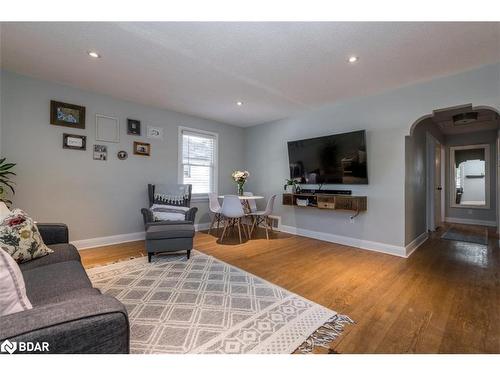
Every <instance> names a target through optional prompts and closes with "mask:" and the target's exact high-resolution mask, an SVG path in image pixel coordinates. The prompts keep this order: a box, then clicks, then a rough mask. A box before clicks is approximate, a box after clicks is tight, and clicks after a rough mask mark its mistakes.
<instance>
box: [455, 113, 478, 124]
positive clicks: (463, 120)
mask: <svg viewBox="0 0 500 375" xmlns="http://www.w3.org/2000/svg"><path fill="white" fill-rule="evenodd" d="M477 116H478V113H477V112H466V113H460V114H458V115H454V116H453V125H455V126H457V125H469V124H471V123H473V122H474V121H477Z"/></svg>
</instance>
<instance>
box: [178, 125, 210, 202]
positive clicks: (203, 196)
mask: <svg viewBox="0 0 500 375" xmlns="http://www.w3.org/2000/svg"><path fill="white" fill-rule="evenodd" d="M183 131H188V132H192V133H198V134H200V135H208V136H211V137H213V138H214V139H215V145H214V168H213V169H214V176H213V179H214V183H213V185H214V186H213V188H214V193H215V194H218V192H219V133H215V132H211V131H208V130H201V129H195V128H189V127H187V126H179V127H178V132H177V181H178V183H179V184H183V183H184V170H183V168H182V167H183V164H182V148H183V144H182V132H183ZM207 199H208V194H192V195H191V200H192V201H200V200H207Z"/></svg>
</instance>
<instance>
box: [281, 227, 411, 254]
mask: <svg viewBox="0 0 500 375" xmlns="http://www.w3.org/2000/svg"><path fill="white" fill-rule="evenodd" d="M279 230H280V231H282V232H285V233H290V234H296V235H299V236H304V237H310V238H315V239H317V240H322V241H327V242H333V243H338V244H341V245H347V246H353V247H359V248H361V249H365V250H371V251H378V252H379V253H384V254H390V255H396V256H399V257H403V258H406V257H407V255H406V254H407V252H406V248H405V247H404V246H395V245H390V244H385V243H381V242H374V241H368V240H362V239H359V238H353V237H346V236H341V235H337V234H331V233H325V232H316V231H312V230H309V229H302V228H297V227H292V226H289V225H281V226H280V228H279Z"/></svg>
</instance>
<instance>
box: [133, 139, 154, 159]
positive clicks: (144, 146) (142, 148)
mask: <svg viewBox="0 0 500 375" xmlns="http://www.w3.org/2000/svg"><path fill="white" fill-rule="evenodd" d="M134 155H142V156H150V155H151V145H150V144H149V143H144V142H134Z"/></svg>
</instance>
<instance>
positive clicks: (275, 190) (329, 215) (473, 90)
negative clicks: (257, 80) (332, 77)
mask: <svg viewBox="0 0 500 375" xmlns="http://www.w3.org/2000/svg"><path fill="white" fill-rule="evenodd" d="M499 72H500V65H499V64H495V65H489V66H484V67H482V68H479V69H476V70H473V71H469V72H465V73H461V74H457V75H453V76H448V77H442V78H437V79H435V80H432V81H429V82H424V83H419V84H415V85H412V86H407V87H403V88H400V89H397V90H393V91H390V92H386V93H382V94H379V95H375V96H368V97H362V98H355V99H352V100H346V101H342V102H338V103H336V104H332V105H327V106H324V107H322V108H319V109H315V110H310V111H307V112H305V113H303V114H301V115H299V116H295V117H293V118H289V119H284V120H280V121H275V122H272V123H269V124H263V125H259V126H255V127H251V128H247V129H246V130H245V132H246V166H247V169H248V170H249V171H250V173H252V176H251V177H250V180H249V189H250V190H253V191H256V192H259V193H263V194H265V195H266V196H270V195H271V194H280V193H281V192H282V190H283V187H282V186H283V182H284V179H285V178H287V177H288V173H289V172H288V155H287V148H286V142H287V141H289V140H296V139H303V138H310V137H314V136H321V135H327V134H334V133H342V132H347V131H352V130H357V129H366V130H367V151H368V169H369V170H368V174H369V181H370V183H369V185H354V186H342V185H330V186H324V188H329V187H330V188H347V189H352V190H353V193H354V194H358V195H367V196H368V211H367V212H366V213H363V214H361V215H360V216H359V217H357V218H356V220H355V222H354V223H350V222H349V219H348V217H349V214H348V213H342V212H333V211H326V210H324V211H323V210H321V211H320V210H312V209H301V208H294V207H286V206H282V205H281V204H280V202H278V204H277V206H276V213H277V214H278V215H281V217H282V224H284V225H288V226H292V227H298V228H301V229H307V230H312V231H317V232H324V233H329V234H335V235H342V236H348V237H352V238H356V239H363V240H368V241H376V242H381V243H385V244H391V245H396V246H404V245H405V244H408V243H409V242H411V241H412V240H413V239H414V236H415V235H416V234H417V231H413V232H409V233H406V230H407V228H406V227H405V222H406V221H409V220H413V217H412V216H413V215H415V212H414V211H412V208H411V207H406V204H405V197H408V198H410V199H411V197H412V193H410V192H405V190H406V189H407V188H408V186H407V184H405V181H406V177H405V167H406V158H405V147H406V145H405V136H406V135H409V129H410V127H411V125H412V124H413V123H414V122H415V121H417V119H419V118H420V117H422V116H424V115H427V114H430V113H432V111H433V110H434V109H438V108H444V107H451V106H454V105H458V104H464V103H474V105H487V106H492V107H494V108H497V109H498V108H500V74H499ZM409 173H417V172H414V171H409ZM418 173H419V174H420V173H421V171H420V170H419V171H418ZM408 178H410V179H411V180H418V179H419V178H418V176H408ZM424 217H425V215H424Z"/></svg>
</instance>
